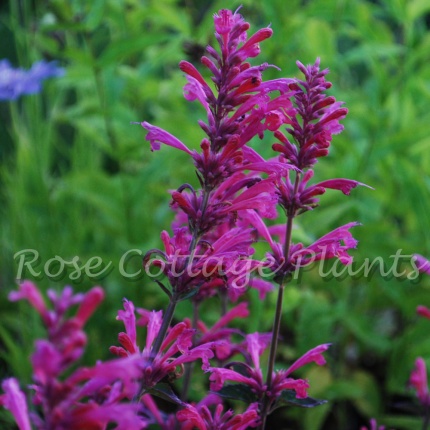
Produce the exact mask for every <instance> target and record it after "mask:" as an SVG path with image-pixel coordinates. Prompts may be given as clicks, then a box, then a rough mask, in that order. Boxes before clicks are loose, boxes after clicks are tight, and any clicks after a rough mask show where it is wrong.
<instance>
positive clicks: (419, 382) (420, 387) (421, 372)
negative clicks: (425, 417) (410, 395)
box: [409, 357, 430, 407]
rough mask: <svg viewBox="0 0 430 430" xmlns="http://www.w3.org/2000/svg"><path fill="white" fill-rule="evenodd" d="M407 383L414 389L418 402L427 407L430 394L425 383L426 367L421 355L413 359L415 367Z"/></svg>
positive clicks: (429, 403)
mask: <svg viewBox="0 0 430 430" xmlns="http://www.w3.org/2000/svg"><path fill="white" fill-rule="evenodd" d="M409 385H410V386H411V387H413V388H414V389H415V391H416V393H417V397H418V399H419V401H420V403H421V404H422V405H423V406H425V407H429V406H430V394H429V389H428V384H427V368H426V363H425V361H424V359H422V358H421V357H418V358H417V359H416V361H415V368H414V370H413V371H412V373H411V376H410V378H409Z"/></svg>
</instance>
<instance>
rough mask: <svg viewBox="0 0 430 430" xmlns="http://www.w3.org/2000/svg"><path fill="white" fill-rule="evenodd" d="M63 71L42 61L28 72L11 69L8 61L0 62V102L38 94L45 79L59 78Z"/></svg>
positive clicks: (53, 63) (53, 64)
mask: <svg viewBox="0 0 430 430" xmlns="http://www.w3.org/2000/svg"><path fill="white" fill-rule="evenodd" d="M63 74H64V69H62V68H60V67H58V66H57V65H56V63H55V62H50V63H47V62H46V61H44V60H42V61H39V62H37V63H34V64H33V65H32V66H31V69H30V70H24V69H21V68H17V69H15V68H13V67H12V66H11V64H10V62H9V61H8V60H1V61H0V100H16V99H17V98H18V97H20V96H22V95H25V94H35V93H38V92H39V91H40V89H41V87H42V82H43V81H44V80H45V79H49V78H53V77H59V76H62V75H63Z"/></svg>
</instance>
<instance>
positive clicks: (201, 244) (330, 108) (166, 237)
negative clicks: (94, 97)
mask: <svg viewBox="0 0 430 430" xmlns="http://www.w3.org/2000/svg"><path fill="white" fill-rule="evenodd" d="M214 24H215V38H216V40H217V42H218V44H219V49H218V50H217V49H215V48H214V47H212V46H209V47H207V50H206V55H205V56H203V57H202V59H201V64H202V66H203V68H202V71H200V70H199V68H198V67H196V66H194V65H193V64H191V63H189V62H187V61H182V62H181V63H180V64H179V67H180V69H181V70H182V71H183V72H184V74H185V76H186V79H187V83H186V85H185V87H184V96H185V98H186V99H187V100H189V101H198V102H199V103H200V104H201V106H202V107H203V109H204V112H205V114H206V120H205V121H199V126H200V127H201V129H202V130H203V132H204V133H205V134H206V137H204V138H203V139H202V140H201V142H200V144H199V145H194V144H192V143H191V142H187V143H184V142H182V141H181V140H179V139H178V138H177V137H175V136H173V135H172V134H170V133H169V132H168V131H165V130H163V129H161V128H159V127H157V126H156V125H153V124H150V123H148V122H146V121H144V122H142V123H140V124H141V125H142V127H143V128H144V129H145V130H146V131H147V135H146V139H147V140H148V141H149V142H150V146H151V149H152V150H159V149H160V148H161V144H163V145H167V146H170V147H173V148H175V149H177V150H180V151H183V152H185V153H187V154H188V155H189V156H190V159H191V162H192V163H193V164H194V167H195V171H196V174H197V177H198V187H197V186H195V185H194V186H193V185H191V184H188V183H185V184H182V185H180V186H179V187H178V188H177V189H175V190H173V191H171V208H172V209H173V211H175V219H174V222H173V224H172V232H171V233H169V232H167V231H163V232H162V233H161V241H162V244H163V246H162V249H151V250H149V251H148V252H147V253H146V255H145V257H144V261H143V263H144V265H145V266H147V267H152V268H153V269H159V276H158V278H157V279H156V283H157V285H158V286H159V287H160V288H161V289H162V290H163V291H164V292H165V293H166V295H167V297H168V300H169V304H168V306H167V308H166V310H165V311H164V312H163V311H149V310H144V309H140V308H136V309H135V307H134V304H133V303H132V302H131V301H128V300H126V299H124V302H123V307H124V309H123V310H120V311H119V312H118V320H121V321H122V322H123V324H124V326H125V332H121V333H120V334H119V336H118V341H119V344H120V345H121V346H112V347H111V348H110V351H111V352H112V353H113V354H114V355H116V356H118V358H117V359H116V360H112V361H109V362H106V363H99V364H98V365H96V366H95V367H93V368H90V369H78V370H77V371H75V372H74V373H72V374H71V375H70V376H68V377H65V376H64V371H65V370H66V369H68V367H69V366H70V365H71V364H72V363H74V362H75V361H76V360H77V359H78V358H79V357H80V355H81V354H82V351H83V347H84V345H85V337H84V335H83V331H82V327H83V325H84V323H85V322H86V320H87V319H88V317H89V315H90V314H91V313H92V311H93V310H94V309H95V307H96V306H97V304H98V303H99V301H100V300H101V295H102V294H101V290H100V289H99V288H96V289H93V290H91V291H90V292H88V293H87V294H86V295H77V296H73V295H72V293H71V291H70V290H69V289H65V290H64V292H63V295H62V296H60V297H57V296H56V295H54V294H53V293H49V297H50V299H51V301H52V303H53V305H54V311H47V309H46V307H45V305H44V302H43V299H42V298H41V296H40V294H38V292H37V290H36V289H35V288H34V286H31V287H28V285H30V284H28V285H27V284H25V285H27V286H24V287H23V286H21V290H20V293H15V294H13V295H12V298H13V299H17V298H22V297H26V298H28V300H29V301H30V302H31V303H32V304H33V306H34V307H35V308H36V309H37V310H38V312H39V313H40V315H41V317H42V320H43V321H44V323H45V325H46V327H47V329H48V341H39V342H38V343H37V344H36V352H35V354H34V356H33V367H34V380H35V384H34V387H33V389H34V390H35V392H36V395H35V397H34V400H35V402H36V403H37V405H38V407H39V410H40V411H41V413H40V414H37V416H36V415H34V414H33V415H32V416H31V420H33V423H35V424H36V426H38V427H39V428H42V427H43V428H64V429H66V428H77V429H79V428H84V427H79V425H81V424H78V422H79V423H85V424H82V426H86V427H85V428H94V429H99V428H100V429H102V428H105V426H106V425H108V424H109V425H110V424H111V423H112V422H115V423H116V424H117V428H130V429H139V428H146V427H147V426H149V425H151V424H157V425H158V426H160V427H161V428H166V429H167V428H174V427H175V426H176V427H177V428H183V429H193V428H198V429H202V430H205V429H214V428H217V429H237V430H239V429H246V428H249V427H257V426H258V427H260V428H261V429H264V428H265V424H266V418H267V416H268V415H269V414H270V413H271V412H273V410H274V409H276V408H278V407H280V406H285V405H299V406H306V407H313V406H317V405H319V404H322V403H324V401H320V400H316V399H312V398H309V397H308V389H309V388H310V387H309V382H308V381H307V380H305V379H300V378H295V377H294V376H293V374H294V372H295V371H296V370H297V369H298V368H300V367H302V366H304V365H306V364H308V363H311V362H314V363H316V364H317V365H323V364H325V362H326V361H325V358H324V357H323V353H325V352H326V351H327V349H328V348H329V344H328V343H323V344H321V345H319V346H316V347H315V348H313V349H311V350H310V351H308V352H307V353H305V354H304V355H303V356H302V357H300V358H298V359H297V360H296V361H295V362H294V363H293V364H292V365H291V366H289V367H287V368H286V369H283V368H279V366H278V370H275V360H276V352H277V343H278V339H279V338H280V326H281V315H282V297H283V296H282V294H283V290H284V287H285V282H287V280H288V277H289V275H290V274H291V273H292V272H293V271H294V270H297V269H298V268H300V267H303V266H305V265H307V264H309V263H310V262H311V261H316V260H326V259H331V258H338V259H339V260H340V261H341V262H342V263H343V264H349V263H351V261H352V257H351V256H350V255H349V250H350V249H352V248H355V246H356V244H357V241H356V240H355V239H354V238H353V237H352V234H351V232H350V229H351V228H352V227H354V226H356V225H357V223H356V222H350V223H348V224H346V225H343V226H341V227H338V228H336V229H334V230H333V231H331V232H329V233H327V234H326V235H324V236H323V237H321V238H320V239H318V240H317V241H315V242H314V243H313V244H311V245H304V244H302V243H294V242H293V241H292V228H293V222H294V219H295V217H296V216H298V215H300V214H302V213H304V212H306V211H308V210H311V209H314V208H315V207H317V205H318V203H319V201H318V196H320V195H322V194H323V193H324V192H325V191H326V189H336V190H340V191H342V192H343V193H344V194H346V195H348V194H349V193H350V191H351V190H352V189H353V188H355V187H356V186H358V185H363V184H361V183H359V182H357V181H354V180H352V179H344V178H337V179H329V180H326V181H323V182H319V183H316V184H313V185H312V184H309V182H310V181H311V179H312V177H313V175H314V170H313V167H314V165H315V164H316V162H317V160H318V159H319V158H321V157H324V156H326V155H328V153H329V148H330V144H331V141H332V136H333V135H335V134H337V133H339V132H340V131H341V130H342V128H343V126H342V125H341V124H340V121H341V120H342V119H343V118H344V117H345V115H346V114H347V109H346V108H344V107H342V106H343V103H342V102H337V101H336V100H335V98H334V97H332V96H327V95H326V93H325V91H326V90H327V89H328V88H330V87H331V83H330V82H328V81H326V79H325V76H326V75H327V73H328V71H327V70H322V71H321V70H320V68H319V60H316V62H315V63H314V64H313V65H310V66H304V65H303V64H301V63H299V62H298V63H297V65H298V68H299V70H300V71H301V72H302V73H303V74H304V79H303V80H301V79H296V78H279V79H273V80H267V81H265V80H264V79H263V72H264V71H265V70H267V68H269V67H272V68H275V69H278V68H277V67H276V66H274V65H270V64H267V63H264V64H260V65H256V66H254V65H251V63H250V62H249V60H250V59H253V58H255V57H257V56H258V55H259V53H260V43H261V42H263V41H265V40H266V39H268V38H270V37H271V36H272V33H273V31H272V29H270V28H263V29H261V30H258V31H257V32H255V33H254V34H252V35H250V36H249V35H248V30H249V28H250V25H249V23H247V22H246V21H245V20H244V18H243V17H242V16H241V15H240V14H239V13H238V11H236V12H235V13H233V12H232V11H230V10H220V11H219V12H218V13H217V14H215V16H214ZM203 70H204V71H203ZM205 74H210V77H209V78H205V77H204V75H205ZM264 135H268V136H269V138H271V139H273V140H274V141H275V143H273V146H272V147H273V150H274V153H273V156H272V158H269V159H268V160H266V159H264V158H263V157H262V156H261V155H260V154H259V153H258V152H257V151H256V150H255V149H253V148H252V146H251V145H253V143H252V140H255V139H254V138H256V137H259V138H263V136H264ZM197 147H199V149H195V148H197ZM280 211H284V212H285V214H286V223H285V224H283V225H276V224H275V225H272V226H270V227H268V226H267V225H266V219H270V220H276V219H277V218H278V214H279V212H280ZM275 238H276V239H275ZM259 239H264V240H265V241H266V242H267V246H268V248H269V249H270V250H269V251H268V252H267V255H266V259H265V260H264V261H260V260H258V259H256V258H255V257H254V255H255V250H254V247H253V245H254V243H255V242H256V241H257V240H259ZM261 267H264V268H267V269H268V270H269V272H270V273H269V275H270V276H271V279H273V282H268V281H267V280H264V279H261V278H258V277H253V276H251V275H253V274H254V273H255V272H258V271H256V270H255V269H257V268H261ZM248 287H253V288H256V289H258V290H259V294H260V298H261V299H263V298H264V297H265V295H266V294H267V292H269V291H271V290H274V289H276V288H277V289H278V301H277V305H276V311H275V312H274V321H273V329H272V332H271V333H269V334H268V333H253V334H246V333H244V332H243V331H242V330H240V329H238V328H234V327H230V326H229V325H230V324H231V323H232V321H233V320H235V319H237V318H246V317H248V315H249V310H248V307H247V302H245V301H242V300H243V297H244V295H245V293H246V292H247V288H248ZM214 296H218V298H219V302H220V313H221V316H220V318H219V320H218V322H216V323H215V324H214V325H213V326H212V327H210V326H207V325H206V324H205V323H204V322H203V321H202V318H201V303H202V302H203V301H205V300H207V299H211V298H212V297H214ZM186 299H190V300H191V303H192V308H193V311H194V312H193V318H192V319H185V320H184V321H175V310H176V306H177V304H178V303H179V302H181V301H183V300H186ZM231 302H235V304H234V306H232V304H231ZM74 304H79V308H78V311H77V314H76V316H75V317H73V318H72V319H66V318H65V316H64V315H65V314H64V312H65V310H66V309H68V308H69V307H70V306H72V305H74ZM136 313H137V314H139V315H140V318H139V319H136ZM137 327H143V328H144V331H146V338H145V340H144V341H143V342H139V340H138V335H139V334H138V330H137ZM269 345H270V353H269V359H268V365H267V375H266V377H265V375H264V374H263V367H265V366H261V364H260V357H261V355H262V354H263V352H264V351H265V349H266V348H267V347H268V346H269ZM46 357H49V360H46ZM197 360H201V362H202V366H201V369H202V370H203V371H204V372H206V373H207V374H209V376H208V378H209V382H210V389H211V390H212V391H213V392H212V393H211V394H209V395H208V396H206V397H205V398H204V399H203V400H202V401H201V402H199V403H197V404H195V403H192V402H190V400H189V393H188V388H189V386H190V381H191V378H192V377H193V370H196V369H195V368H194V367H193V365H192V364H193V363H194V362H195V361H197ZM60 377H61V378H60ZM177 383H179V384H181V383H182V384H181V391H182V392H181V394H180V395H179V394H178V392H179V389H177V387H176V385H175V384H177ZM4 390H5V394H4V395H3V397H1V402H2V404H3V405H4V406H5V407H7V408H9V409H10V410H11V411H12V413H14V414H15V417H16V420H17V422H18V423H19V422H22V423H23V424H22V429H25V430H27V428H28V425H29V424H28V423H29V418H28V417H29V415H28V414H27V412H26V409H25V407H24V406H22V407H21V406H20V407H19V410H20V411H22V412H21V413H19V414H18V413H16V410H17V407H16V406H15V405H17V404H23V402H24V400H23V399H24V397H23V394H21V392H20V391H19V390H18V388H17V384H16V381H14V380H13V379H12V380H7V382H5V384H4ZM160 397H161V398H162V399H164V400H169V401H171V402H173V403H174V404H175V405H176V408H177V410H175V411H173V412H172V411H169V412H165V411H163V410H162V409H160V407H159V404H158V401H157V398H160ZM222 398H227V399H236V400H243V401H244V402H246V406H245V407H244V408H243V412H241V413H239V414H234V412H233V411H231V410H225V408H224V406H223V405H222V404H221V401H222V400H221V399H222ZM78 418H79V419H80V420H81V421H78ZM19 420H21V421H19ZM27 424H28V425H27Z"/></svg>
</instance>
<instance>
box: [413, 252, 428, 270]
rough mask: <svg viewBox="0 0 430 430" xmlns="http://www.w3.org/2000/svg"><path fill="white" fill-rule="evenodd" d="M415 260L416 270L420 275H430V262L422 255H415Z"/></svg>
mask: <svg viewBox="0 0 430 430" xmlns="http://www.w3.org/2000/svg"><path fill="white" fill-rule="evenodd" d="M413 260H414V262H415V265H416V268H417V270H418V271H419V272H420V273H426V274H427V275H430V261H429V260H427V258H425V257H423V256H422V255H420V254H414V256H413Z"/></svg>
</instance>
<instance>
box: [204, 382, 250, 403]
mask: <svg viewBox="0 0 430 430" xmlns="http://www.w3.org/2000/svg"><path fill="white" fill-rule="evenodd" d="M213 393H214V394H217V395H218V396H221V397H224V399H233V400H242V401H243V402H245V403H247V404H248V405H249V404H251V403H253V402H256V401H257V400H258V398H257V396H256V395H255V393H253V391H252V390H251V388H250V387H249V386H248V385H246V384H229V385H226V386H224V387H222V388H221V390H219V391H213Z"/></svg>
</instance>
